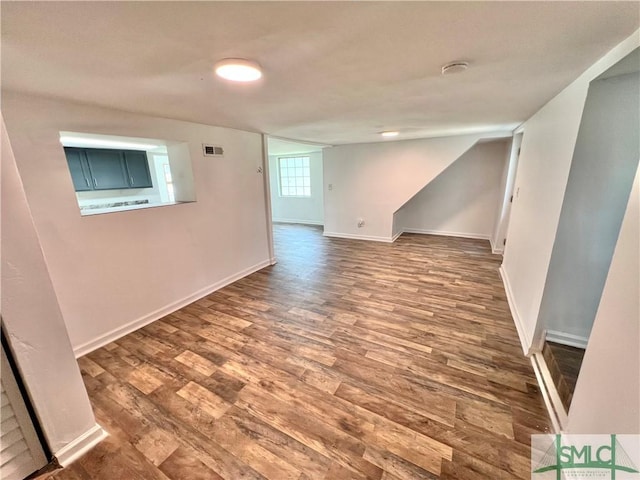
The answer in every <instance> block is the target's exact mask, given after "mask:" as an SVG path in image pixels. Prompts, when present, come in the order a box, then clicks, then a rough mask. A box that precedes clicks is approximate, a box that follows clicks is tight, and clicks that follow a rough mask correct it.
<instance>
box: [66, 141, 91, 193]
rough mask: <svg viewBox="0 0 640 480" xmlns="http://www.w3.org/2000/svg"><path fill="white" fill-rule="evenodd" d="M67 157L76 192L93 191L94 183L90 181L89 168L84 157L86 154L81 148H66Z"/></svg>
mask: <svg viewBox="0 0 640 480" xmlns="http://www.w3.org/2000/svg"><path fill="white" fill-rule="evenodd" d="M64 153H65V155H66V156H67V164H68V165H69V172H70V173H71V180H73V187H74V188H75V190H76V192H84V191H87V190H93V183H92V181H91V180H90V177H91V175H90V173H89V167H88V165H87V161H86V159H85V157H84V152H83V150H82V149H80V148H70V147H64Z"/></svg>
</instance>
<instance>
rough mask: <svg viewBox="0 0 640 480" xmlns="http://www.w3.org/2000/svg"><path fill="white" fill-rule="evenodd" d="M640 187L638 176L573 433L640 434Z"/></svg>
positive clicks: (581, 382)
mask: <svg viewBox="0 0 640 480" xmlns="http://www.w3.org/2000/svg"><path fill="white" fill-rule="evenodd" d="M639 183H640V175H639V173H636V176H635V182H634V185H633V190H632V192H631V196H630V197H629V204H628V207H627V210H626V214H625V216H624V220H623V223H622V228H621V229H620V236H619V237H618V243H617V245H616V248H615V252H614V255H613V260H612V262H611V267H610V269H609V275H608V277H607V281H606V284H605V287H604V291H603V294H602V299H601V301H600V307H599V308H598V313H597V315H596V319H595V322H594V325H593V330H592V332H591V337H590V339H589V347H588V348H587V351H586V354H585V357H584V361H583V363H582V368H581V369H580V376H579V377H578V383H577V385H576V390H575V392H574V395H573V400H572V402H571V409H570V410H569V423H568V427H567V431H568V432H570V433H612V432H615V433H635V434H640V348H638V345H639V344H640V320H639V319H640V185H639Z"/></svg>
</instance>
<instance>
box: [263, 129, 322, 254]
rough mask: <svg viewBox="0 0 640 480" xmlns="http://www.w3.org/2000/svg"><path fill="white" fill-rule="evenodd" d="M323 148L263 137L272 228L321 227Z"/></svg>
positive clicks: (317, 145) (316, 145)
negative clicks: (277, 226)
mask: <svg viewBox="0 0 640 480" xmlns="http://www.w3.org/2000/svg"><path fill="white" fill-rule="evenodd" d="M324 147H326V145H319V144H310V143H302V142H297V141H294V140H285V139H281V138H275V137H268V138H267V161H266V170H267V172H266V173H267V175H268V186H269V201H270V204H271V221H272V225H286V224H298V225H308V226H314V227H315V228H320V229H321V228H322V227H323V226H324V183H323V159H322V149H323V148H324ZM279 253H285V252H279Z"/></svg>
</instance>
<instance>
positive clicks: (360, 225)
mask: <svg viewBox="0 0 640 480" xmlns="http://www.w3.org/2000/svg"><path fill="white" fill-rule="evenodd" d="M362 227H364V220H363V219H362V218H359V219H358V228H362Z"/></svg>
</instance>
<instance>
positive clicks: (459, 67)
mask: <svg viewBox="0 0 640 480" xmlns="http://www.w3.org/2000/svg"><path fill="white" fill-rule="evenodd" d="M467 68H469V63H468V62H451V63H447V64H446V65H443V66H442V75H450V74H452V73H460V72H464V71H465V70H466V69H467Z"/></svg>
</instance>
